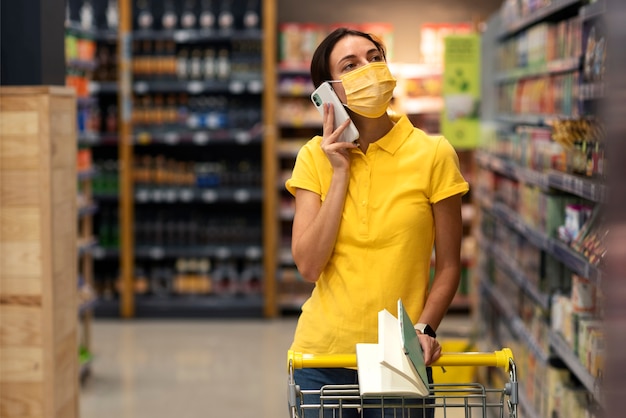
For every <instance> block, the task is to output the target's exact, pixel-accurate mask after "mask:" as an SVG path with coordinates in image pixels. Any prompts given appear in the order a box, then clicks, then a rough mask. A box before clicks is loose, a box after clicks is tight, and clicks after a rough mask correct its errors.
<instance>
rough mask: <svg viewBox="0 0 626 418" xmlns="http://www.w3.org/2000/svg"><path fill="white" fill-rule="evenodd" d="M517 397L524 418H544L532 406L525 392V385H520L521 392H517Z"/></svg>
mask: <svg viewBox="0 0 626 418" xmlns="http://www.w3.org/2000/svg"><path fill="white" fill-rule="evenodd" d="M517 396H519V405H521V407H522V413H523V415H522V416H523V417H524V418H542V417H541V416H540V415H539V413H538V412H537V411H536V410H535V408H534V407H533V406H532V405H533V404H532V402H531V401H530V400H529V399H528V398H527V397H526V393H525V392H524V389H523V385H520V388H519V390H518V391H517ZM518 413H519V412H518Z"/></svg>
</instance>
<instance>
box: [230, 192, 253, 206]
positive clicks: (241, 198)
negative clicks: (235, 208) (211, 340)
mask: <svg viewBox="0 0 626 418" xmlns="http://www.w3.org/2000/svg"><path fill="white" fill-rule="evenodd" d="M233 197H234V199H235V201H236V202H238V203H245V202H247V201H248V200H250V192H249V191H248V190H246V189H238V190H235V193H234V194H233Z"/></svg>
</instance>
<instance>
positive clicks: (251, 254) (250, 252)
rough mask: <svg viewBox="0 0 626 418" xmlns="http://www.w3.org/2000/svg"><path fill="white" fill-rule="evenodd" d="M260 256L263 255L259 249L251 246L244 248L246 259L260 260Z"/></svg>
mask: <svg viewBox="0 0 626 418" xmlns="http://www.w3.org/2000/svg"><path fill="white" fill-rule="evenodd" d="M262 254H263V251H262V250H261V248H260V247H257V246H251V247H248V248H246V258H249V259H259V258H261V255H262Z"/></svg>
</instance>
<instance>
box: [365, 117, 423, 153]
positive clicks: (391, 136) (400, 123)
mask: <svg viewBox="0 0 626 418" xmlns="http://www.w3.org/2000/svg"><path fill="white" fill-rule="evenodd" d="M392 119H394V118H392ZM413 128H414V127H413V124H412V123H411V121H410V120H409V118H408V117H407V116H406V115H402V116H400V118H399V119H398V120H397V121H396V124H395V125H394V127H393V128H391V130H390V131H389V132H387V133H386V134H385V136H383V137H382V138H380V139H379V140H378V141H376V142H374V143H373V144H371V145H374V144H376V145H377V146H379V147H380V148H382V149H383V150H385V151H387V152H388V153H389V154H392V155H393V154H395V152H396V151H397V150H398V148H400V145H402V143H403V142H404V141H405V140H406V139H407V138H408V137H409V136H410V135H411V133H412V132H413ZM371 145H370V146H371Z"/></svg>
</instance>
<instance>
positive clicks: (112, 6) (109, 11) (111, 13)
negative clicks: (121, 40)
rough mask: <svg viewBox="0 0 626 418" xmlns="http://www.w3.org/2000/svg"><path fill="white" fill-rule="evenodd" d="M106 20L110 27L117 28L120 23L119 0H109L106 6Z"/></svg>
mask: <svg viewBox="0 0 626 418" xmlns="http://www.w3.org/2000/svg"><path fill="white" fill-rule="evenodd" d="M105 13H106V22H107V27H108V28H109V29H112V30H115V29H117V27H118V25H119V15H118V4H117V0H108V2H107V8H106V12H105Z"/></svg>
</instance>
